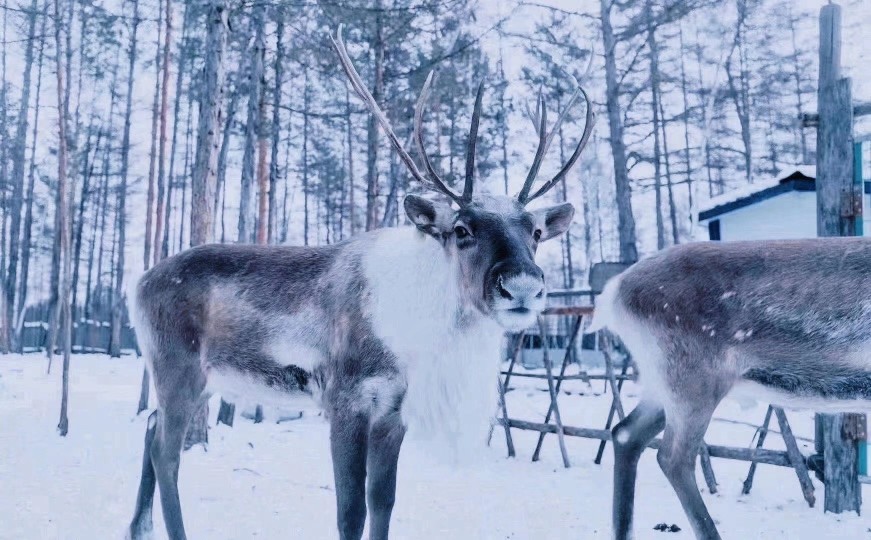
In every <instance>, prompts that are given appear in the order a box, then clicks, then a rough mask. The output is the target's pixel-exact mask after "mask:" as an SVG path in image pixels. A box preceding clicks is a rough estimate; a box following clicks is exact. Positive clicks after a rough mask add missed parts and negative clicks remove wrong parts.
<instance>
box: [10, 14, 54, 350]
mask: <svg viewBox="0 0 871 540" xmlns="http://www.w3.org/2000/svg"><path fill="white" fill-rule="evenodd" d="M46 9H47V6H46ZM47 20H48V17H46V16H43V17H42V23H41V24H40V32H39V33H40V35H42V36H44V35H45V32H46V21H47ZM44 53H45V40H44V39H41V40H40V41H39V60H38V61H37V64H38V67H37V70H36V71H37V76H36V103H35V106H34V110H33V136H32V137H31V143H30V168H29V170H28V173H27V196H26V200H27V209H26V210H25V212H24V226H23V232H22V235H23V237H22V239H21V280H20V284H19V289H18V308H17V310H16V312H17V313H18V320H17V321H16V327H17V328H16V334H17V336H18V339H17V341H16V343H18V347H19V348H18V351H19V352H21V350H22V349H21V346H22V342H21V337H22V336H21V333H22V329H23V328H24V326H23V325H24V315H25V311H26V309H27V280H28V277H29V273H30V249H31V243H32V237H33V201H34V194H33V193H34V187H35V184H36V138H37V134H38V132H39V102H40V96H41V93H40V92H41V90H42V63H43V59H44V57H45V55H44Z"/></svg>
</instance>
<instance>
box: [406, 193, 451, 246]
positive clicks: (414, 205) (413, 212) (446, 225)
mask: <svg viewBox="0 0 871 540" xmlns="http://www.w3.org/2000/svg"><path fill="white" fill-rule="evenodd" d="M404 206H405V213H406V214H407V215H408V219H410V220H411V222H412V223H414V225H415V226H416V227H417V228H418V229H419V230H420V231H421V232H424V233H426V234H428V235H430V236H434V237H435V238H438V239H441V237H442V233H444V232H447V231H449V230H450V229H451V224H452V223H453V217H454V210H453V209H451V207H450V205H448V204H444V203H437V202H433V201H430V200H429V199H424V198H423V197H418V196H417V195H406V197H405V202H404Z"/></svg>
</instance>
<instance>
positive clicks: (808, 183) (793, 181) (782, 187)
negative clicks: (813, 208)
mask: <svg viewBox="0 0 871 540" xmlns="http://www.w3.org/2000/svg"><path fill="white" fill-rule="evenodd" d="M816 190H817V186H816V179H815V178H811V177H809V176H805V175H804V174H802V173H801V172H799V171H796V172H794V173H792V174H790V175H789V176H787V177H786V178H783V179H782V180H780V182H778V184H777V185H775V186H771V187H768V188H765V189H761V190H759V191H756V192H754V193H751V194H749V195H747V196H744V197H741V198H739V199H735V200H733V201H730V202H727V203H724V204H721V205H718V206H715V207H713V208H709V209H707V210H704V211H702V212H699V221H708V220H710V219H713V218H715V217H717V216H721V215H723V214H728V213H729V212H734V211H735V210H738V209H740V208H744V207H745V206H750V205H751V204H756V203H758V202H762V201H764V200H766V199H770V198H772V197H777V196H778V195H781V194H783V193H789V192H791V191H811V192H815V191H816ZM869 193H871V182H865V194H869Z"/></svg>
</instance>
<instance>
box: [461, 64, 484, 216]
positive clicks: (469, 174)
mask: <svg viewBox="0 0 871 540" xmlns="http://www.w3.org/2000/svg"><path fill="white" fill-rule="evenodd" d="M483 97H484V82H483V81H482V82H481V84H479V85H478V92H477V94H475V108H474V109H473V110H472V126H471V127H470V128H469V144H468V146H466V183H465V185H464V186H463V200H464V201H466V202H469V201H471V200H472V189H473V186H474V182H475V148H476V147H477V145H478V124H479V123H480V122H481V100H482V99H483Z"/></svg>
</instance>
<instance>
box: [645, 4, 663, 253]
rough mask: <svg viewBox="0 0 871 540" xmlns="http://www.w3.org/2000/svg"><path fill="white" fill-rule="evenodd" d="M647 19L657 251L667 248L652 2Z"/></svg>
mask: <svg viewBox="0 0 871 540" xmlns="http://www.w3.org/2000/svg"><path fill="white" fill-rule="evenodd" d="M644 11H645V17H646V18H647V24H648V28H647V50H648V53H649V55H648V59H649V61H650V79H649V80H650V104H651V106H652V109H653V188H654V190H655V195H656V249H663V248H664V247H665V221H664V220H663V216H662V174H661V169H660V165H661V162H662V156H661V151H660V141H659V122H660V118H659V49H658V48H657V45H656V35H655V33H654V30H653V8H652V6H651V5H650V0H648V1H647V3H646V4H645V8H644Z"/></svg>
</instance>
